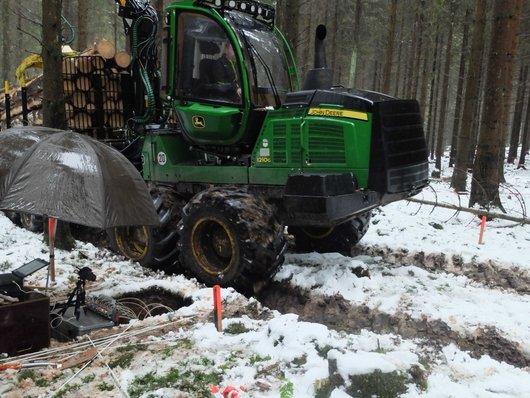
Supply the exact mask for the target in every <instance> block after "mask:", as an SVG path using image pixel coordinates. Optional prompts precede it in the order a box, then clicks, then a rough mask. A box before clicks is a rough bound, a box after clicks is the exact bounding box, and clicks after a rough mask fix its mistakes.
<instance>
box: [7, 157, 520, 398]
mask: <svg viewBox="0 0 530 398" xmlns="http://www.w3.org/2000/svg"><path fill="white" fill-rule="evenodd" d="M509 167H510V166H508V169H507V171H506V178H507V180H508V181H509V183H510V184H512V186H513V187H517V190H513V189H510V190H509V191H508V190H507V191H505V193H504V199H505V201H507V203H512V204H513V206H511V208H512V209H514V210H513V211H514V212H516V213H517V212H522V211H523V209H524V207H523V205H522V203H524V199H525V198H530V171H527V170H514V169H511V168H509ZM447 173H450V170H447ZM431 186H432V189H427V190H425V191H424V192H422V193H421V194H420V195H419V198H424V199H426V200H435V199H436V200H438V201H443V202H446V203H456V204H458V203H461V204H464V205H467V203H466V201H467V200H466V199H465V198H462V197H460V198H458V197H457V196H456V195H455V194H454V193H452V192H451V190H450V189H449V185H448V181H447V180H446V178H442V179H441V180H439V181H433V182H432V184H431ZM515 209H519V210H515ZM479 227H480V220H479V219H478V218H477V217H476V216H473V215H471V214H469V213H465V212H460V213H456V212H455V211H451V210H446V209H441V208H436V209H433V208H432V206H431V207H429V206H426V205H420V204H418V203H412V202H406V201H402V202H399V203H393V204H390V205H388V206H386V207H384V208H381V209H379V210H377V211H376V212H375V214H374V217H373V218H372V222H371V226H370V229H369V231H368V233H367V235H366V236H365V238H364V239H363V240H362V242H361V244H360V245H359V247H357V248H356V249H355V251H354V252H353V253H352V256H350V257H346V256H342V255H339V254H336V253H330V254H317V253H293V252H290V253H288V255H287V258H286V261H285V263H284V265H283V267H282V268H281V269H280V271H279V272H278V274H277V275H276V276H275V278H274V280H273V281H272V282H271V284H270V286H269V287H267V288H266V289H265V290H264V291H263V292H261V293H260V294H259V295H257V296H256V297H253V298H247V297H244V296H242V295H240V294H239V293H237V292H235V291H234V290H232V289H223V291H222V296H223V311H224V312H223V318H224V319H223V331H222V332H218V331H217V330H216V328H215V327H214V324H213V322H212V320H213V318H212V306H213V303H212V301H213V300H212V291H211V289H209V288H205V287H204V286H201V285H200V284H198V283H197V282H196V281H194V280H190V279H187V278H185V277H184V276H182V275H165V274H163V273H157V272H154V271H151V270H147V269H143V268H141V267H140V266H139V265H138V264H135V263H132V262H127V261H124V260H123V259H122V258H120V257H119V256H116V255H114V254H112V253H111V252H109V251H108V250H106V249H102V248H98V247H95V246H93V245H92V244H90V243H85V242H81V241H78V242H77V247H76V250H74V251H72V252H63V251H60V250H57V251H56V263H57V265H56V267H57V282H56V283H55V284H54V285H53V286H51V289H50V296H51V300H52V302H57V301H58V302H61V301H63V300H65V298H66V296H67V294H68V293H69V292H70V291H71V290H72V289H73V287H74V286H75V282H76V279H77V275H76V273H75V270H76V269H79V268H81V267H85V266H88V267H90V268H91V269H92V270H93V272H94V273H95V274H96V276H97V279H96V281H95V282H87V292H88V295H89V296H110V297H114V298H120V300H122V302H125V301H134V299H135V297H134V296H136V298H138V297H140V293H141V292H146V291H152V289H154V288H155V287H156V288H161V289H163V291H164V292H165V296H166V298H169V301H171V300H172V299H174V301H175V303H177V302H178V303H180V304H179V305H178V306H180V308H178V309H176V310H174V311H169V312H166V313H163V314H161V315H154V314H155V312H154V311H153V312H152V313H151V315H154V316H149V317H147V318H145V319H143V320H133V321H132V322H130V323H128V324H123V325H120V326H117V327H114V328H112V329H104V330H101V331H97V332H94V333H91V334H90V335H89V337H82V338H79V339H78V340H76V341H75V342H70V343H63V342H58V341H56V340H52V344H51V347H50V348H49V349H45V350H42V351H40V352H37V353H33V354H28V355H25V356H19V357H14V358H3V359H1V361H0V364H6V363H17V362H19V363H23V364H28V363H32V362H36V361H38V362H43V361H45V362H52V363H56V362H58V361H60V360H62V359H64V358H68V357H76V356H78V355H80V354H81V353H83V352H86V351H87V350H88V349H89V348H90V347H91V346H92V344H94V345H95V346H96V347H97V348H98V351H99V352H100V355H98V356H97V357H95V358H94V359H93V361H92V362H87V363H88V366H86V368H84V369H83V370H81V367H82V366H83V365H79V366H77V367H72V368H68V369H64V370H61V369H56V368H53V367H51V366H50V367H38V368H33V369H21V370H16V369H11V370H6V371H1V372H0V396H2V397H11V398H14V397H52V396H57V397H99V396H101V397H124V396H129V397H208V396H210V395H211V393H210V389H209V385H210V384H213V385H216V386H218V387H220V388H221V390H222V389H223V388H225V387H227V386H234V387H235V388H237V389H239V390H242V389H244V390H245V391H244V392H242V393H241V396H243V397H256V398H257V397H265V398H267V397H289V396H293V397H300V398H303V397H333V398H341V397H371V396H376V397H398V396H402V397H521V398H522V397H529V396H530V367H529V361H530V346H529V341H530V317H529V316H528V314H529V313H530V295H529V290H530V282H529V281H530V278H529V272H530V269H529V268H530V265H529V263H528V261H527V260H526V256H527V250H528V247H530V227H529V226H528V225H526V226H522V225H515V224H514V223H513V222H506V221H501V220H493V221H488V223H487V225H486V230H485V233H484V241H483V244H479V243H478V238H479ZM42 239H43V238H42V235H41V234H34V233H30V232H27V231H25V230H22V229H20V228H18V227H16V226H14V225H13V224H12V223H11V222H10V221H9V220H8V219H7V218H5V217H4V216H1V215H0V272H8V271H10V270H12V269H15V268H17V267H19V266H20V265H22V264H24V263H26V262H28V261H30V260H32V259H34V258H47V256H48V249H47V246H46V245H45V243H44V242H43V240H42ZM45 281H46V270H45V269H43V270H40V271H38V272H36V273H35V274H33V275H31V276H29V277H28V278H27V279H26V281H25V282H26V284H27V285H39V286H43V285H45ZM139 292H140V293H139ZM131 297H132V298H131ZM142 297H144V300H147V299H146V298H145V296H142ZM144 304H145V303H144ZM151 304H157V303H156V302H154V303H151ZM168 304H171V303H168V302H167V300H166V301H164V306H166V305H168ZM164 306H162V305H159V306H158V307H159V308H161V307H164ZM150 308H154V307H150ZM166 310H167V309H166ZM131 317H133V316H132V315H131Z"/></svg>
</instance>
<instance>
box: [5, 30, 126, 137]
mask: <svg viewBox="0 0 530 398" xmlns="http://www.w3.org/2000/svg"><path fill="white" fill-rule="evenodd" d="M130 64H131V57H130V55H129V54H127V53H125V52H116V50H115V47H114V45H113V44H112V43H111V42H110V41H108V40H105V39H102V40H99V41H98V42H96V43H95V44H94V47H93V48H91V49H88V50H86V51H84V52H83V53H81V54H80V55H77V56H71V57H70V56H69V57H65V58H64V59H63V64H62V68H63V88H64V100H65V114H66V122H67V125H68V128H70V129H73V130H76V131H80V132H85V133H87V134H91V135H94V136H99V134H98V133H99V132H100V131H103V130H109V129H110V130H112V129H117V128H122V127H124V126H125V122H126V119H127V118H128V117H130V115H131V113H132V109H130V108H131V106H130V105H129V104H130V103H131V101H132V98H127V96H125V97H126V99H127V100H126V101H125V103H124V95H123V92H124V91H125V92H127V90H131V89H132V80H131V77H130V74H129V66H130ZM27 88H28V108H29V109H30V112H31V114H30V117H29V119H30V124H34V125H37V124H39V123H40V124H42V119H41V116H40V108H41V103H42V75H40V76H38V77H37V78H35V79H33V80H31V81H29V82H28V83H27ZM1 97H2V98H1V99H0V117H1V118H2V120H3V121H5V110H4V109H3V108H5V105H4V104H3V102H4V96H3V95H1ZM20 97H21V96H20V88H18V89H15V90H11V117H12V121H13V125H17V124H22V104H21V98H20Z"/></svg>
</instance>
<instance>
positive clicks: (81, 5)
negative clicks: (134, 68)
mask: <svg viewBox="0 0 530 398" xmlns="http://www.w3.org/2000/svg"><path fill="white" fill-rule="evenodd" d="M170 2H171V1H166V0H151V3H152V5H153V6H154V7H155V8H156V9H157V10H159V11H160V12H161V14H163V9H164V7H165V6H167V5H168V4H169V3H170ZM46 3H49V4H48V5H47V6H46V7H45V5H46ZM268 3H270V4H273V5H275V6H276V8H277V14H276V18H277V23H278V26H279V27H280V29H281V30H282V31H283V32H284V33H285V35H286V37H287V39H288V41H289V42H290V43H291V45H292V48H293V50H294V54H295V57H296V60H297V63H298V66H299V71H300V73H301V76H304V75H305V73H306V72H307V71H308V70H309V69H310V68H311V67H312V64H313V52H314V51H313V49H314V32H315V29H316V27H317V26H318V25H319V24H324V25H326V27H327V33H328V34H327V38H326V52H327V57H328V66H329V67H331V68H333V69H334V71H335V72H334V73H335V76H334V81H335V83H336V84H337V85H342V86H345V87H355V88H359V89H366V90H373V91H379V92H384V93H386V94H390V95H394V96H397V97H402V98H416V99H417V100H418V101H419V102H420V106H421V109H422V110H423V116H424V123H425V132H426V138H427V141H428V146H429V151H430V156H431V159H432V160H433V161H434V162H435V163H436V168H435V173H436V169H437V170H439V169H440V167H441V159H442V155H443V151H444V150H445V149H446V148H447V147H450V149H451V161H450V166H451V167H453V175H452V181H451V185H452V187H453V188H454V189H455V190H456V191H466V190H468V189H471V195H470V203H469V204H470V205H474V204H478V205H480V206H482V207H490V206H498V207H502V205H501V204H500V201H499V200H498V197H499V195H498V187H499V183H501V182H502V181H503V180H504V173H503V170H504V164H505V162H508V163H515V164H518V165H519V166H520V167H524V164H525V161H526V159H525V156H526V154H527V152H528V144H529V131H530V100H529V99H530V85H529V84H528V65H529V63H530V57H529V54H530V44H529V42H528V37H529V34H530V24H529V23H528V22H529V21H528V20H529V17H530V1H528V0H486V1H484V0H463V1H457V0H415V1H403V0H402V1H398V0H333V1H327V2H322V1H317V0H277V1H268ZM51 5H54V6H57V7H60V9H61V11H62V15H63V16H64V17H65V18H66V20H67V21H68V23H64V21H63V32H64V34H65V35H69V34H71V33H72V31H73V32H75V40H74V41H73V43H72V44H71V47H72V48H74V49H75V50H83V49H85V48H88V47H90V46H91V45H92V43H93V42H95V41H96V40H98V39H101V38H107V39H109V40H111V41H113V42H114V43H116V47H117V49H118V50H121V49H125V48H126V46H127V45H126V38H125V36H124V34H123V23H122V20H121V18H120V17H119V16H118V14H117V10H116V9H117V3H116V2H115V1H113V0H62V1H61V0H42V1H39V0H2V2H1V4H0V31H1V32H2V39H3V40H2V41H1V42H0V78H2V80H9V81H12V82H14V80H15V79H14V75H15V74H14V71H15V68H16V67H17V66H18V65H19V64H20V62H21V61H22V60H23V59H24V58H25V57H27V56H28V55H30V54H34V53H37V54H40V53H41V51H42V43H43V42H44V43H46V40H42V39H41V38H42V37H46V36H45V32H44V30H45V29H43V26H45V27H46V25H48V26H49V25H50V24H46V23H44V22H45V21H46V18H48V17H47V16H46V14H47V13H48V10H50V9H51V8H50V7H51ZM43 9H45V10H47V12H46V13H44V14H45V15H43V12H42V10H43ZM70 26H71V29H70ZM45 72H46V70H45ZM45 121H46V119H45ZM506 146H509V151H508V155H507V156H505V147H506Z"/></svg>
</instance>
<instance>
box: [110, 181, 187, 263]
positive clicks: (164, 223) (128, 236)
mask: <svg viewBox="0 0 530 398" xmlns="http://www.w3.org/2000/svg"><path fill="white" fill-rule="evenodd" d="M149 191H150V193H151V197H152V198H153V204H154V205H155V209H156V211H157V213H158V216H159V219H160V225H159V226H158V227H156V228H153V227H145V226H140V227H138V226H135V227H117V228H112V229H110V230H109V231H107V233H108V238H109V243H110V246H111V247H112V249H113V250H115V251H116V252H118V253H120V254H122V255H123V256H125V257H127V258H128V259H130V260H133V261H138V262H139V263H140V264H141V265H142V266H144V267H147V268H152V269H157V270H162V271H168V272H174V271H176V269H177V263H178V249H177V240H178V232H177V225H178V221H179V220H180V211H181V209H182V207H183V206H184V204H185V201H184V200H183V199H182V198H180V197H179V196H178V195H176V194H175V193H174V191H173V190H172V189H171V188H170V187H166V186H155V185H152V186H150V189H149Z"/></svg>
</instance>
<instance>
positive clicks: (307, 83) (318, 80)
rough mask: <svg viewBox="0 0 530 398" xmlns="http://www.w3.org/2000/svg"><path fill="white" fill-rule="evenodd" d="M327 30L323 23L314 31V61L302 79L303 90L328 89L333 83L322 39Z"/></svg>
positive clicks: (331, 70) (331, 71)
mask: <svg viewBox="0 0 530 398" xmlns="http://www.w3.org/2000/svg"><path fill="white" fill-rule="evenodd" d="M326 35H327V30H326V27H325V26H324V25H318V26H317V29H316V32H315V62H314V65H313V69H311V70H310V71H309V72H308V73H307V76H306V78H305V80H304V85H303V90H318V89H324V90H326V89H330V88H331V86H332V85H333V69H331V68H328V65H327V61H326V52H325V47H324V39H325V38H326Z"/></svg>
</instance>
